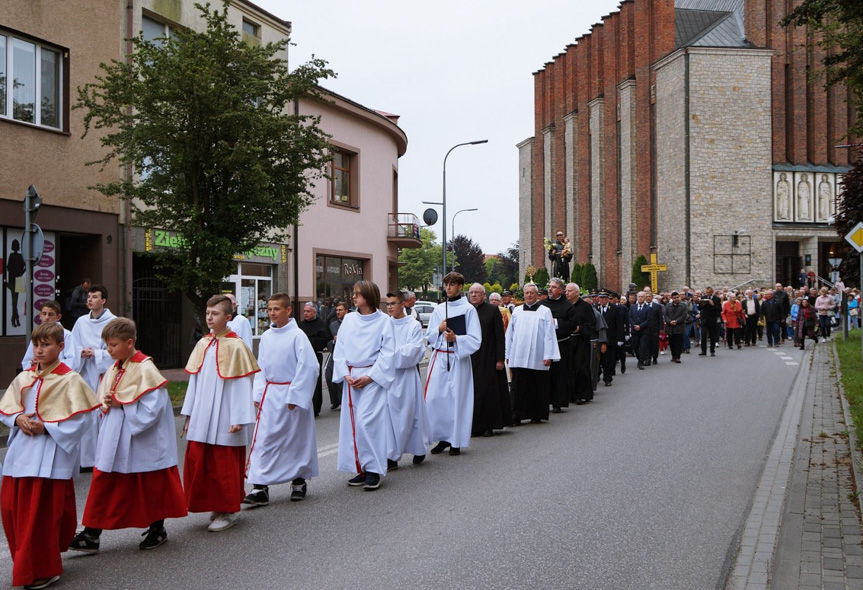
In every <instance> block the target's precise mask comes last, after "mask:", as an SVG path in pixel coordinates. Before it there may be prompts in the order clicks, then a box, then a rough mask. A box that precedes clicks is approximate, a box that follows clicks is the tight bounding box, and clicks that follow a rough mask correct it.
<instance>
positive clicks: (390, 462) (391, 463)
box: [387, 459, 399, 471]
mask: <svg viewBox="0 0 863 590" xmlns="http://www.w3.org/2000/svg"><path fill="white" fill-rule="evenodd" d="M398 468H399V462H398V461H393V460H392V459H387V471H394V470H396V469H398Z"/></svg>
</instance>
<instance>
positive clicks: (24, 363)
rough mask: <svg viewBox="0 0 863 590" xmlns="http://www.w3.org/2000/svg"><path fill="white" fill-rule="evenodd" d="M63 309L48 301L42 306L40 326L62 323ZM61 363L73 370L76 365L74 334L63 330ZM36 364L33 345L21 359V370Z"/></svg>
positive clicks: (28, 347)
mask: <svg viewBox="0 0 863 590" xmlns="http://www.w3.org/2000/svg"><path fill="white" fill-rule="evenodd" d="M61 311H62V308H61V307H60V304H59V303H57V302H56V301H46V302H45V303H43V304H42V309H40V310H39V324H45V323H48V322H55V323H60V318H62V317H63V316H62V315H60V312H61ZM60 362H61V363H63V364H64V365H66V366H67V367H69V368H71V367H72V365H74V364H75V344H74V343H73V342H72V332H70V331H69V330H67V329H66V328H63V350H62V351H60ZM34 364H36V361H34V360H33V343H32V342H31V343H29V344H28V345H27V352H25V353H24V358H23V359H21V368H22V369H23V370H25V371H26V370H27V369H29V368H30V367H32V366H33V365H34Z"/></svg>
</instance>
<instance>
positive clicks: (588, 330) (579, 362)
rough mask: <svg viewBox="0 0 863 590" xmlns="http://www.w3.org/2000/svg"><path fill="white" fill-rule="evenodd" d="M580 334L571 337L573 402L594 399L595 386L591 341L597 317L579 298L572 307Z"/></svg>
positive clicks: (594, 332)
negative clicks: (591, 362)
mask: <svg viewBox="0 0 863 590" xmlns="http://www.w3.org/2000/svg"><path fill="white" fill-rule="evenodd" d="M572 308H573V311H574V317H575V324H576V326H577V327H578V333H577V334H576V333H573V334H572V336H571V337H570V340H569V342H570V349H571V350H570V363H571V364H570V378H571V380H572V389H571V391H572V401H574V402H577V401H582V400H583V401H590V400H592V399H593V384H592V383H591V377H590V355H591V351H592V350H593V347H592V346H591V343H590V341H591V340H592V339H593V338H595V337H596V316H595V315H594V314H593V308H592V307H591V306H590V304H589V303H588V302H586V301H585V300H584V299H581V298H580V297H579V299H578V301H576V302H575V303H574V304H573V305H572Z"/></svg>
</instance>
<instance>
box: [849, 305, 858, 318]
mask: <svg viewBox="0 0 863 590" xmlns="http://www.w3.org/2000/svg"><path fill="white" fill-rule="evenodd" d="M848 315H850V316H851V317H852V318H856V317H857V308H856V307H855V308H853V309H849V310H848Z"/></svg>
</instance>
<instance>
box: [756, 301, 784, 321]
mask: <svg viewBox="0 0 863 590" xmlns="http://www.w3.org/2000/svg"><path fill="white" fill-rule="evenodd" d="M761 315H762V316H764V321H765V322H778V321H781V320H782V319H783V318H784V317H785V315H784V314H783V313H782V305H781V304H779V303H778V302H777V301H776V300H775V299H771V300H770V301H762V302H761Z"/></svg>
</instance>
